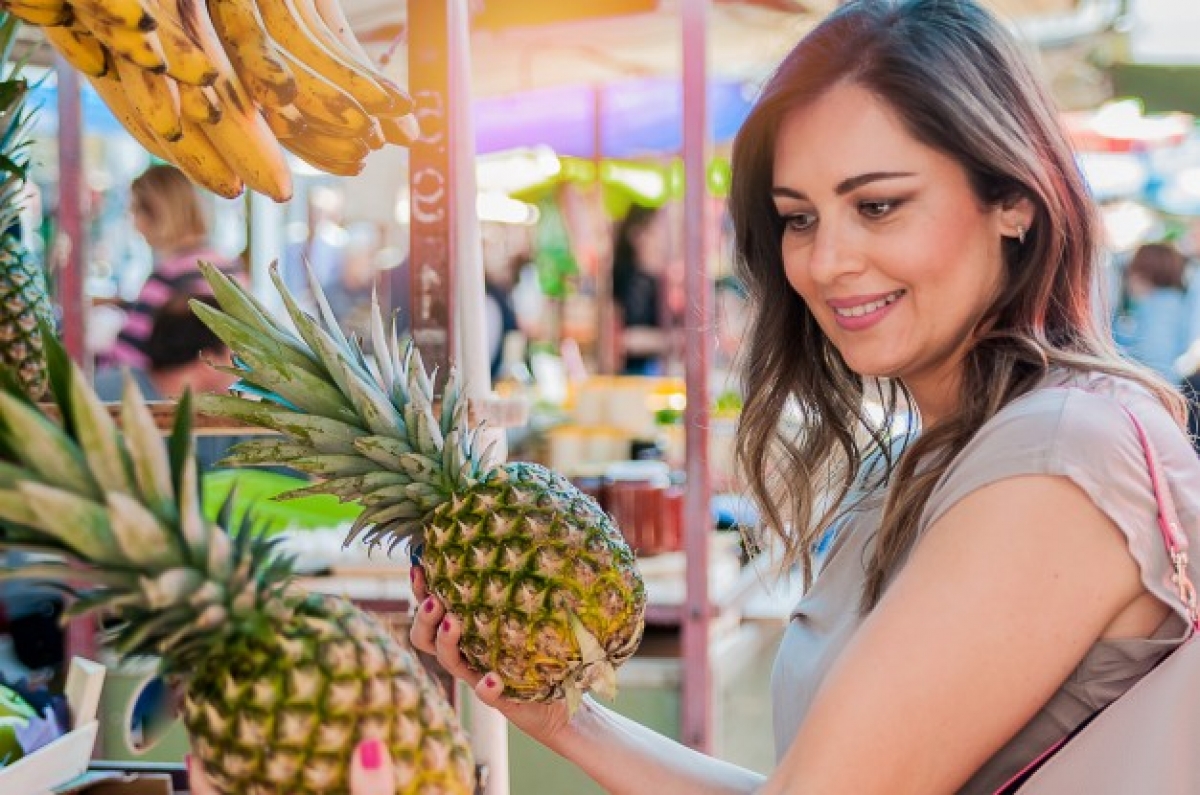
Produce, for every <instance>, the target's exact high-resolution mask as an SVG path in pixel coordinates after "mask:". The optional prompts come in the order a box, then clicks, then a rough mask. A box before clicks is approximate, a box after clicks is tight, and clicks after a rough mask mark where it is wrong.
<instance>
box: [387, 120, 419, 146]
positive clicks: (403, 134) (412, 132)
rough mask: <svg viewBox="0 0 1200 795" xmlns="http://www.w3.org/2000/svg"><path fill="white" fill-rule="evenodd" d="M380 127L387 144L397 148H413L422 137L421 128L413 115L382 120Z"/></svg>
mask: <svg viewBox="0 0 1200 795" xmlns="http://www.w3.org/2000/svg"><path fill="white" fill-rule="evenodd" d="M379 126H380V127H381V128H382V129H383V137H384V138H385V139H387V142H388V143H390V144H395V145H396V146H412V144H413V142H414V141H416V140H417V139H418V138H420V137H421V126H420V124H418V123H417V117H416V115H415V114H412V113H410V114H408V115H407V116H400V117H399V118H395V119H380V120H379Z"/></svg>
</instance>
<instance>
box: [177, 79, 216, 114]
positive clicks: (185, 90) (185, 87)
mask: <svg viewBox="0 0 1200 795" xmlns="http://www.w3.org/2000/svg"><path fill="white" fill-rule="evenodd" d="M179 111H180V113H181V114H182V115H183V118H185V119H188V120H189V121H193V122H195V123H197V124H216V123H217V122H218V121H220V120H221V113H222V110H221V103H220V100H219V99H218V98H217V92H216V91H215V90H213V87H212V86H193V85H189V84H188V83H180V84H179Z"/></svg>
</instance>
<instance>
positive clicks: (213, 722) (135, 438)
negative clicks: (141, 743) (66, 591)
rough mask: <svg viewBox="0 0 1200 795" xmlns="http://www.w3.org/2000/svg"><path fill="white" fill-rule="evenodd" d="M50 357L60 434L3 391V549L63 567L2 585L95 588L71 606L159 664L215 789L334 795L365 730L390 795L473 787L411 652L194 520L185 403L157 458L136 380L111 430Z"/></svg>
mask: <svg viewBox="0 0 1200 795" xmlns="http://www.w3.org/2000/svg"><path fill="white" fill-rule="evenodd" d="M47 352H48V354H49V356H48V358H49V361H50V378H51V380H52V382H53V386H54V393H55V395H56V399H57V400H56V402H57V406H58V410H59V413H60V415H61V416H62V417H65V422H64V427H65V429H66V430H63V429H62V428H59V427H58V426H57V425H55V424H54V423H52V422H51V421H50V420H48V419H46V417H44V416H43V415H42V414H41V413H40V412H39V411H38V410H37V409H36V408H35V407H34V406H33V405H31V404H30V403H28V402H26V401H25V400H23V399H22V398H21V397H20V393H19V391H18V389H17V387H16V385H15V384H13V383H11V381H12V379H11V378H10V377H7V376H6V377H4V378H2V379H0V380H3V381H5V382H6V383H5V390H4V391H3V392H0V452H2V453H3V454H4V456H5V457H6V458H7V459H8V460H9V461H15V462H17V463H5V464H2V465H0V522H2V523H3V525H4V529H3V531H0V551H4V550H5V549H22V550H26V551H34V552H46V553H51V554H54V555H58V556H61V558H62V559H63V562H59V563H48V564H43V565H30V566H26V567H23V568H22V569H20V570H17V571H10V572H4V573H3V574H2V577H3V578H4V579H13V578H27V579H30V578H36V579H39V580H43V581H51V582H56V583H58V584H59V585H61V586H62V587H64V588H67V587H68V584H69V585H70V586H77V585H79V584H84V585H87V586H90V588H89V590H88V591H87V592H86V593H84V594H80V598H79V600H78V601H76V602H75V603H74V605H73V607H72V612H73V613H74V614H78V613H82V612H86V611H89V610H96V609H103V610H105V611H106V613H107V615H109V616H110V617H111V618H113V619H115V620H116V622H117V624H116V626H115V627H114V628H113V629H112V631H111V634H110V637H109V639H108V640H109V642H110V643H111V644H112V646H113V648H114V649H115V650H116V651H117V652H118V653H120V654H121V655H125V656H132V655H154V656H158V657H160V658H161V660H162V669H163V671H164V673H166V674H168V675H171V676H173V677H175V678H177V679H178V681H179V682H180V684H181V685H182V688H183V693H184V698H183V709H182V712H183V721H184V725H185V726H186V728H187V730H188V733H189V735H190V737H191V743H192V750H193V753H195V754H196V755H197V757H198V758H199V759H201V760H202V761H203V763H204V765H205V766H206V768H207V769H208V772H209V774H210V776H211V778H212V779H213V782H214V783H215V784H216V786H217V787H218V788H219V789H220V790H221V791H222V792H223V793H226V795H282V793H287V795H346V793H347V792H348V787H349V781H348V776H349V765H350V760H351V754H352V752H353V749H354V747H355V745H356V744H357V743H358V741H359V740H360V739H362V738H364V737H368V736H373V737H377V738H379V739H382V740H384V741H385V742H386V743H387V745H388V747H389V749H390V751H391V754H392V756H393V758H394V759H395V760H396V761H397V762H398V769H399V771H400V776H399V780H398V785H397V789H396V792H397V793H405V794H406V795H408V794H411V795H417V794H418V793H419V795H430V794H431V793H441V794H442V795H466V794H467V793H471V792H472V791H473V783H472V778H473V767H472V763H471V759H470V752H469V750H468V748H467V745H466V741H465V738H464V736H463V734H462V731H461V730H460V729H459V728H458V725H457V723H456V721H455V715H454V713H453V711H452V709H451V707H450V706H449V705H448V704H447V703H446V702H445V700H444V699H443V698H442V696H441V694H440V692H439V691H438V689H437V687H436V685H435V684H433V682H432V680H431V679H429V678H428V677H427V676H426V674H425V673H424V672H423V670H422V669H421V667H420V665H419V663H417V662H416V660H415V658H414V657H413V656H412V655H411V654H410V653H408V652H407V651H406V650H404V649H403V648H401V647H400V646H399V645H398V644H397V642H396V641H395V640H394V639H393V638H392V637H391V636H390V635H389V634H388V633H387V632H386V631H385V630H384V629H383V627H382V626H380V625H379V624H378V623H377V622H376V621H374V620H373V619H371V618H369V617H368V616H367V615H365V614H363V613H362V612H360V611H359V610H358V609H356V608H355V607H353V606H352V605H350V604H348V603H346V602H343V601H340V600H337V599H332V598H326V597H321V596H316V595H312V594H308V593H305V592H304V591H303V590H302V589H300V588H299V587H298V586H296V585H294V584H293V583H292V582H291V569H290V566H291V561H290V560H288V559H285V558H281V557H279V556H278V555H276V554H275V553H274V551H273V549H272V543H271V542H269V541H267V540H264V539H263V538H262V537H261V536H257V535H256V534H254V533H253V531H252V529H251V528H250V527H249V526H248V525H247V523H246V522H243V523H242V526H241V527H240V528H238V529H237V531H236V533H235V535H234V536H233V538H232V539H231V538H230V537H228V536H227V535H226V534H225V531H224V530H222V528H221V527H219V526H217V525H214V524H211V523H209V522H207V521H206V520H205V519H204V518H203V516H202V515H201V512H200V505H201V501H200V495H199V493H198V479H197V476H196V459H195V457H194V455H193V440H192V439H191V437H190V433H189V431H190V423H191V419H190V408H189V406H188V399H187V398H186V397H185V398H184V400H183V401H182V402H181V404H180V407H179V410H178V412H177V414H176V419H175V429H174V433H173V434H172V436H171V440H170V446H169V450H168V449H167V447H165V446H164V445H163V443H162V440H161V439H160V437H159V433H158V429H157V428H156V426H155V423H154V420H153V419H152V417H151V415H150V413H149V410H148V409H147V407H146V404H145V403H144V402H143V400H142V397H141V395H140V394H139V393H138V391H137V387H136V386H135V385H134V383H133V381H132V379H130V380H129V381H128V382H127V386H126V392H125V396H124V400H123V404H122V407H121V411H122V414H121V422H122V426H123V431H124V432H123V433H119V432H118V431H117V429H116V427H115V425H114V423H113V421H112V420H111V419H110V417H109V414H108V412H107V410H106V408H105V406H104V404H102V403H101V402H100V401H99V400H98V399H97V397H96V395H95V394H94V393H93V392H92V391H91V389H90V388H89V387H88V386H87V384H86V382H85V380H84V376H83V375H82V373H81V372H80V371H79V369H78V368H76V367H75V366H73V365H71V364H70V363H69V362H68V361H67V359H66V355H65V353H63V351H62V349H61V347H60V346H59V345H58V344H57V342H56V341H54V340H53V337H51V336H50V335H49V334H47ZM229 504H230V503H229V502H227V503H226V509H227V510H226V512H225V516H223V517H222V519H223V520H224V519H226V518H227V517H228V507H229ZM222 523H225V522H224V521H223V522H222ZM72 563H73V564H77V565H74V566H72V565H70V564H72Z"/></svg>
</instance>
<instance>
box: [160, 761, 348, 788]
mask: <svg viewBox="0 0 1200 795" xmlns="http://www.w3.org/2000/svg"><path fill="white" fill-rule="evenodd" d="M183 763H184V765H185V766H186V767H187V774H188V792H190V793H191V795H220V793H218V792H217V790H216V788H215V787H213V785H212V782H211V781H209V780H208V776H207V775H205V774H204V765H202V764H200V760H199V759H197V758H196V757H194V756H192V755H191V754H188V755H187V756H185V757H184V758H183ZM355 795H358V794H357V793H355Z"/></svg>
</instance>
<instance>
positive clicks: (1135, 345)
mask: <svg viewBox="0 0 1200 795" xmlns="http://www.w3.org/2000/svg"><path fill="white" fill-rule="evenodd" d="M1186 264H1187V261H1186V260H1185V258H1184V256H1183V254H1181V253H1180V252H1179V251H1178V250H1177V249H1176V248H1175V247H1174V246H1172V245H1170V244H1168V243H1149V244H1146V245H1143V246H1141V247H1140V248H1138V250H1137V251H1136V252H1135V253H1134V255H1133V258H1132V259H1130V260H1129V264H1128V265H1126V266H1125V279H1124V290H1123V293H1122V300H1121V307H1120V310H1119V315H1118V317H1117V319H1116V324H1115V328H1114V332H1115V336H1116V339H1117V342H1118V344H1120V346H1121V347H1122V349H1124V350H1125V352H1126V353H1128V354H1129V355H1130V356H1131V357H1133V358H1134V359H1136V360H1137V361H1139V362H1141V363H1142V364H1144V365H1146V366H1147V367H1149V368H1150V369H1152V370H1154V371H1155V372H1156V373H1158V374H1159V375H1161V376H1162V377H1163V378H1165V379H1167V380H1168V381H1171V382H1176V381H1178V380H1179V376H1180V374H1179V372H1178V370H1176V368H1175V360H1176V359H1178V358H1179V357H1180V355H1182V354H1183V352H1184V351H1186V350H1187V347H1188V344H1189V343H1190V342H1191V339H1190V333H1191V332H1190V325H1191V323H1190V317H1189V316H1190V306H1189V301H1188V296H1187V292H1186V288H1185V285H1184V268H1185V266H1186Z"/></svg>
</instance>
